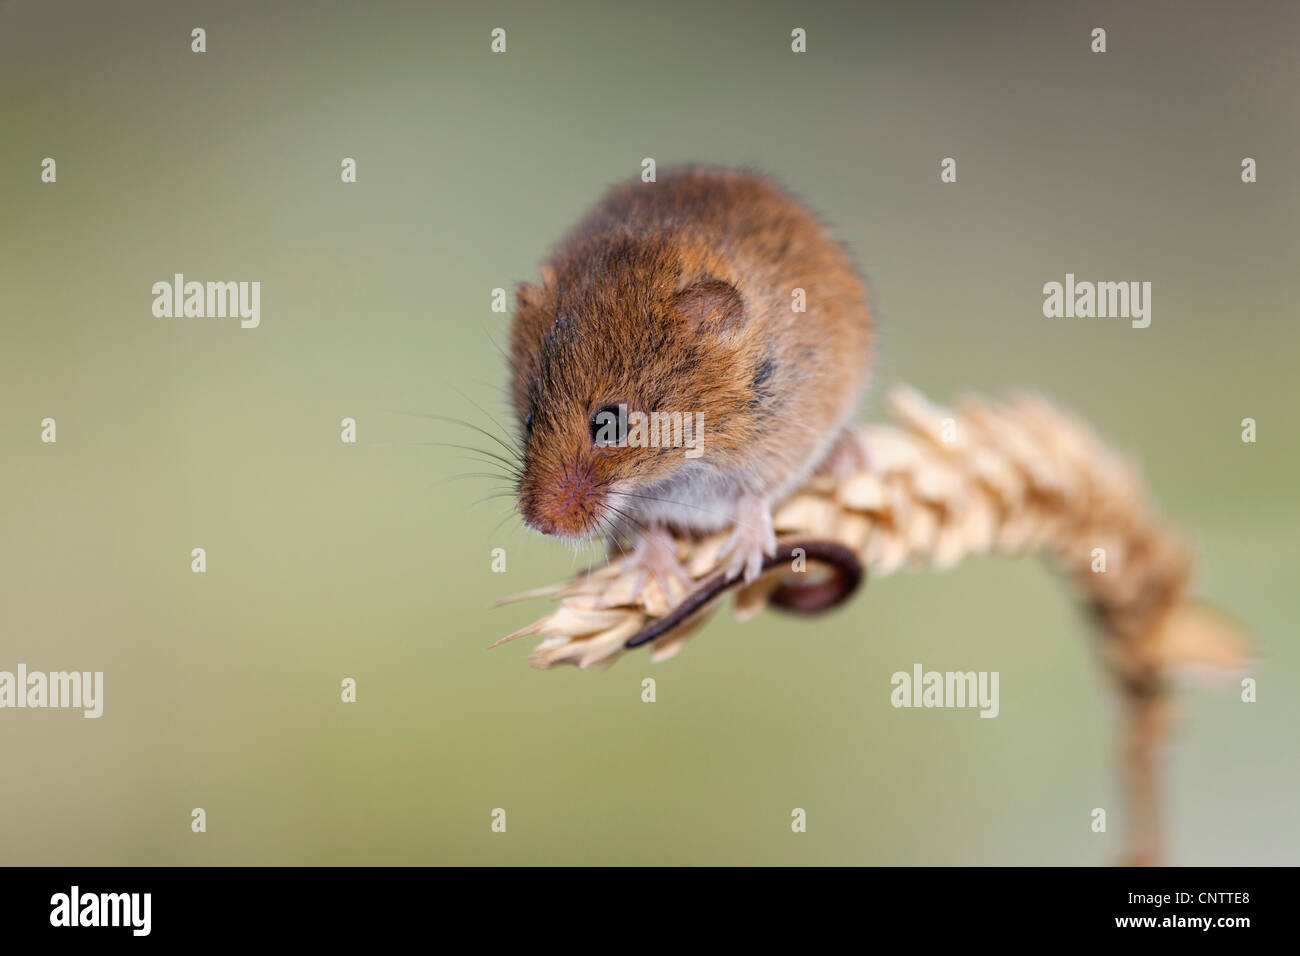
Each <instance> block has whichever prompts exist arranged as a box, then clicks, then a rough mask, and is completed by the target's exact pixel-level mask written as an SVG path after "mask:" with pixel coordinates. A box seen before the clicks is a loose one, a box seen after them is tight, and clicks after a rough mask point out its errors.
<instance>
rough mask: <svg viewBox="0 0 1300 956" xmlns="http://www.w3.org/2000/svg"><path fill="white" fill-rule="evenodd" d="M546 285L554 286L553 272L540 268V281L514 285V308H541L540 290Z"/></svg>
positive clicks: (550, 269) (544, 267)
mask: <svg viewBox="0 0 1300 956" xmlns="http://www.w3.org/2000/svg"><path fill="white" fill-rule="evenodd" d="M548 285H555V270H554V269H552V268H551V267H550V266H542V281H541V282H537V283H533V282H519V283H516V284H515V306H516V307H517V308H520V309H540V308H541V307H542V290H543V289H544V288H545V287H546V286H548Z"/></svg>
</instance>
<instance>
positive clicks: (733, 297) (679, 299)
mask: <svg viewBox="0 0 1300 956" xmlns="http://www.w3.org/2000/svg"><path fill="white" fill-rule="evenodd" d="M673 305H674V306H675V307H676V309H677V311H678V313H679V314H680V315H681V318H682V321H684V322H685V323H686V324H687V325H688V326H689V327H691V328H693V329H695V330H696V331H697V332H704V333H714V334H718V333H726V332H731V331H734V330H736V329H738V328H740V326H741V325H743V324H744V321H745V300H744V299H742V298H741V296H740V291H739V290H738V289H737V288H736V287H735V286H734V285H732V284H731V283H730V282H725V281H723V280H722V279H715V278H713V277H712V276H706V277H705V278H703V279H700V280H699V281H697V282H693V283H691V284H690V285H688V286H687V287H686V288H684V289H682V290H681V291H680V292H678V293H677V294H676V295H674V296H673Z"/></svg>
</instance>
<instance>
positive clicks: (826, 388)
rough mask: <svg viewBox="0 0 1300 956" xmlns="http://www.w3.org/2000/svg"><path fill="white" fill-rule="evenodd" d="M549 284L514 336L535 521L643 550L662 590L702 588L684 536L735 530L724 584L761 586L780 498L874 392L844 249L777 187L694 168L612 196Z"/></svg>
mask: <svg viewBox="0 0 1300 956" xmlns="http://www.w3.org/2000/svg"><path fill="white" fill-rule="evenodd" d="M541 277H542V278H541V281H540V282H539V283H536V284H524V285H521V286H520V287H519V289H518V293H517V304H516V309H515V314H514V321H513V326H512V329H511V336H510V365H511V386H512V388H511V391H512V399H513V403H514V406H515V410H516V413H517V415H518V419H519V423H520V429H521V441H522V451H523V457H522V468H521V477H520V480H519V482H518V487H517V491H518V496H519V511H520V513H521V514H522V516H523V519H524V522H525V523H526V524H527V525H528V526H529V527H531V528H533V529H535V530H537V531H540V532H542V533H543V534H547V535H555V536H559V537H563V538H567V539H572V540H582V539H587V538H590V537H593V536H596V535H605V536H608V537H609V538H611V539H612V540H613V541H614V542H615V543H620V542H622V541H624V540H627V539H632V540H634V541H635V549H634V551H633V559H634V560H635V561H636V562H637V563H638V564H639V566H640V568H641V570H642V572H643V576H642V577H641V578H640V579H639V580H640V582H641V584H644V583H645V581H646V580H647V578H650V577H653V578H654V579H656V580H657V581H659V583H660V585H661V586H662V587H663V588H664V589H665V594H670V593H671V592H670V591H669V590H668V583H669V580H670V579H673V578H676V579H677V580H678V581H680V582H682V583H683V584H685V585H686V586H688V587H689V586H690V584H691V580H690V578H689V577H688V576H687V575H686V573H685V571H684V570H683V569H682V568H681V567H680V566H679V565H678V563H677V558H676V555H675V553H674V547H673V541H672V537H671V532H678V533H685V534H698V533H708V532H714V531H718V530H721V529H725V528H731V529H732V534H731V536H730V538H729V540H728V544H727V555H728V560H727V571H728V574H729V575H732V576H734V575H739V574H743V576H744V578H745V580H747V581H749V580H753V579H754V578H755V577H757V576H758V574H759V572H760V570H761V568H762V563H763V558H764V556H765V555H771V554H773V553H774V552H775V549H776V537H775V534H774V533H773V528H772V507H773V505H775V504H777V503H779V502H780V501H781V500H782V499H783V498H784V497H786V496H787V495H789V494H790V493H791V492H792V491H794V490H795V489H796V488H797V487H798V486H799V485H800V484H801V483H802V482H803V481H804V480H805V479H806V478H807V477H808V476H809V474H810V473H811V472H813V471H814V470H815V469H816V468H818V467H819V466H825V465H828V459H830V458H833V457H835V455H837V454H844V452H843V451H842V450H841V449H843V448H847V447H849V445H848V443H846V444H845V445H844V446H839V447H837V440H838V438H839V436H840V435H841V434H842V433H843V431H844V428H845V425H846V424H847V423H848V421H849V420H850V419H851V418H852V416H853V415H854V413H855V411H856V406H857V403H858V401H859V399H860V397H861V395H862V392H863V390H864V388H865V386H866V383H867V376H868V369H869V365H870V360H871V354H872V342H873V322H872V317H871V313H870V311H869V309H868V305H867V296H866V292H865V290H864V288H863V285H862V281H861V279H860V278H859V277H858V275H857V273H856V272H855V270H854V267H853V264H852V262H851V261H850V259H849V256H848V254H847V253H846V252H845V250H844V248H843V247H842V246H841V245H840V244H839V243H837V242H836V241H835V240H834V239H833V238H832V237H831V236H830V235H829V233H828V232H827V230H826V229H825V227H823V226H822V224H821V223H820V222H819V221H818V220H817V218H816V217H815V216H814V215H813V214H812V213H811V212H810V211H809V210H808V209H807V208H805V207H804V205H803V204H801V203H800V202H799V201H798V200H796V199H795V198H794V197H793V196H791V195H790V194H789V193H787V192H786V191H785V190H783V189H782V188H780V187H778V186H777V185H775V184H774V183H772V182H771V181H770V180H768V179H766V178H764V177H762V176H759V175H756V174H754V173H750V172H745V171H740V170H731V169H720V168H709V167H696V166H691V167H682V168H677V169H672V170H666V171H661V173H660V175H659V178H658V181H657V182H642V181H640V180H636V181H633V182H631V183H627V184H624V185H621V186H617V187H615V188H614V189H612V190H611V191H610V192H609V193H608V194H606V196H605V197H604V198H603V199H602V200H601V201H600V202H599V203H598V204H597V205H596V206H595V208H594V209H592V210H591V211H590V212H589V213H588V214H587V215H586V216H585V217H584V218H583V219H582V220H581V221H580V222H578V224H577V225H576V226H574V228H573V229H572V230H571V231H570V233H569V234H568V236H567V237H566V238H565V239H564V240H563V241H561V242H560V244H559V245H558V246H557V247H556V249H555V250H554V252H553V254H552V255H551V257H550V260H549V261H548V263H547V264H546V265H544V266H543V267H542V269H541ZM800 289H801V290H803V297H804V301H805V303H806V310H805V311H796V308H795V306H796V303H797V301H798V299H797V292H796V290H800ZM678 415H680V418H678V417H677V416H678ZM647 419H649V422H648V423H647ZM656 437H657V438H658V439H660V440H657V441H656ZM665 446H667V447H665ZM639 587H640V585H638V590H639Z"/></svg>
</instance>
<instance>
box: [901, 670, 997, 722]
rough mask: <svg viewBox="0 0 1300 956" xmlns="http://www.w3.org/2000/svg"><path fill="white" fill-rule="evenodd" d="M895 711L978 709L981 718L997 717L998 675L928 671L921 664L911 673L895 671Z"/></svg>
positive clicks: (990, 673) (988, 672)
mask: <svg viewBox="0 0 1300 956" xmlns="http://www.w3.org/2000/svg"><path fill="white" fill-rule="evenodd" d="M889 683H890V684H891V685H893V688H894V689H893V691H892V692H891V693H890V695H889V702H890V703H891V704H893V705H894V706H895V707H978V708H979V711H980V716H981V717H996V716H997V715H998V711H999V710H1000V706H999V704H998V672H997V671H942V672H941V671H927V670H924V669H923V668H922V667H921V665H920V664H913V665H912V672H911V673H910V674H909V673H908V672H907V671H895V672H894V675H893V676H892V677H891V678H890V679H889Z"/></svg>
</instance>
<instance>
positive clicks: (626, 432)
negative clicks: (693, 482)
mask: <svg viewBox="0 0 1300 956" xmlns="http://www.w3.org/2000/svg"><path fill="white" fill-rule="evenodd" d="M591 437H592V440H593V441H595V443H596V444H597V445H611V446H614V447H619V448H623V447H631V448H685V449H686V457H687V458H699V457H700V456H701V455H703V454H704V413H703V412H684V413H683V412H649V413H646V412H629V411H628V407H627V404H626V403H621V404H619V405H607V406H606V407H605V408H602V409H601V410H600V411H598V412H596V414H595V416H594V417H593V418H592V420H591Z"/></svg>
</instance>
